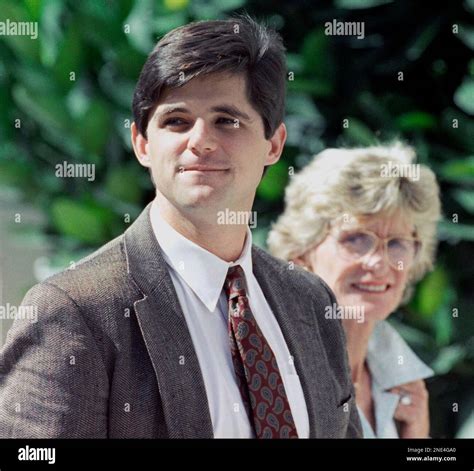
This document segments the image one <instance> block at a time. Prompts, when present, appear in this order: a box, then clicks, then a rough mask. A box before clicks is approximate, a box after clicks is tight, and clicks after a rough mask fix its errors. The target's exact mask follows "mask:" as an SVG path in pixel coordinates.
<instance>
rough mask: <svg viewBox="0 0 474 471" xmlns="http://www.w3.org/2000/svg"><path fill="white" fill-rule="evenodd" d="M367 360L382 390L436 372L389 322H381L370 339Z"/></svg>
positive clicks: (426, 376)
mask: <svg viewBox="0 0 474 471" xmlns="http://www.w3.org/2000/svg"><path fill="white" fill-rule="evenodd" d="M367 363H368V366H369V369H370V372H371V373H372V377H373V378H374V380H375V381H376V382H377V383H378V385H379V387H380V388H381V389H382V390H385V389H390V388H393V387H395V386H399V385H401V384H405V383H409V382H411V381H416V380H418V379H424V378H428V377H429V376H433V374H434V371H433V370H432V369H431V368H430V367H428V366H427V365H426V364H425V363H423V362H422V361H421V360H420V359H419V358H418V357H417V356H416V354H415V352H413V350H412V349H411V348H410V347H409V346H408V345H407V343H406V342H405V340H403V338H402V337H401V336H400V334H399V333H398V332H397V331H396V330H395V329H394V328H393V327H392V326H391V325H390V324H389V323H388V322H387V321H381V322H378V323H377V325H376V326H375V329H374V331H373V332H372V335H371V337H370V340H369V345H368V349H367Z"/></svg>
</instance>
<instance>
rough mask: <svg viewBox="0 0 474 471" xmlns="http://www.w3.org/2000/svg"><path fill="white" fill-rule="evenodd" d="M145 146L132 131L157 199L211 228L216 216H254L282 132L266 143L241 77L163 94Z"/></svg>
mask: <svg viewBox="0 0 474 471" xmlns="http://www.w3.org/2000/svg"><path fill="white" fill-rule="evenodd" d="M147 137H148V139H147V140H145V139H144V138H143V137H142V136H140V135H138V134H137V131H136V129H132V140H133V143H134V148H135V153H136V154H137V157H138V159H139V161H140V163H141V164H142V165H144V166H147V167H150V168H151V171H152V175H153V179H154V181H155V184H156V188H157V191H158V192H159V193H161V195H163V196H164V197H165V198H166V200H167V201H168V202H169V203H171V204H172V205H173V206H174V207H175V208H176V209H178V210H180V211H181V212H187V211H193V213H196V212H199V213H200V214H201V215H203V216H205V217H206V218H207V220H208V221H209V222H212V218H217V211H219V210H225V209H226V208H228V209H232V210H246V211H248V210H250V209H251V207H252V203H253V199H254V197H255V191H256V188H257V186H258V184H259V182H260V179H261V177H262V172H263V169H264V166H265V165H269V164H272V163H275V162H276V161H277V160H278V159H279V157H280V154H281V151H282V148H283V144H284V141H285V138H286V131H285V127H284V124H281V125H280V127H279V128H278V130H277V131H276V132H275V135H274V136H273V137H272V138H271V139H269V140H266V139H265V137H264V126H263V122H262V119H261V117H260V115H259V114H258V112H257V111H256V110H255V109H254V108H253V107H252V105H251V104H250V103H249V101H248V99H247V96H246V89H245V78H244V77H243V76H241V75H229V74H212V75H208V76H203V77H198V78H196V79H193V80H191V81H190V82H189V83H187V84H186V85H184V86H183V87H180V88H176V89H165V90H164V91H163V93H162V95H161V97H160V100H159V103H158V105H157V106H156V109H155V110H154V112H153V114H152V115H151V116H150V120H149V123H148V127H147Z"/></svg>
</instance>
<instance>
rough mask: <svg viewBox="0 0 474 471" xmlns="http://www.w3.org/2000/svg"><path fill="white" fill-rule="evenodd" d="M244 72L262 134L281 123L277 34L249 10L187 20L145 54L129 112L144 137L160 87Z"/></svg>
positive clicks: (282, 76)
mask: <svg viewBox="0 0 474 471" xmlns="http://www.w3.org/2000/svg"><path fill="white" fill-rule="evenodd" d="M218 72H227V73H232V74H243V75H244V76H245V78H246V87H247V97H248V100H249V102H250V103H251V104H252V106H253V107H254V108H255V110H256V111H257V112H258V113H259V114H260V116H261V117H262V121H263V125H264V130H265V139H269V138H270V137H272V136H273V134H274V133H275V130H276V129H277V127H278V126H279V125H280V124H281V123H282V122H283V117H284V111H285V93H286V72H287V70H286V62H285V48H284V46H283V42H282V39H281V37H280V35H279V34H278V33H277V32H276V31H274V30H273V29H270V28H268V27H266V26H263V25H261V24H259V23H257V22H256V21H254V20H253V19H252V18H250V17H249V16H248V15H242V16H238V17H235V18H231V19H227V20H215V21H199V22H194V23H189V24H187V25H185V26H181V27H179V28H176V29H174V30H172V31H170V32H169V33H167V34H166V35H165V36H164V37H163V38H162V39H160V41H158V43H157V44H156V46H155V48H154V49H153V51H152V52H151V54H150V55H149V56H148V59H147V61H146V62H145V65H144V66H143V69H142V71H141V74H140V77H139V79H138V83H137V86H136V88H135V92H134V95H133V104H132V108H133V117H134V120H135V124H136V126H137V128H138V131H139V132H140V134H142V136H144V137H145V138H146V137H147V135H146V129H147V126H148V120H149V118H150V112H151V111H152V110H153V109H154V107H155V105H156V104H157V103H158V100H159V97H160V93H161V92H162V90H163V89H164V88H165V87H169V88H177V87H180V86H183V85H184V84H186V83H187V82H189V81H190V80H192V79H193V78H195V77H198V76H203V75H207V74H211V73H218Z"/></svg>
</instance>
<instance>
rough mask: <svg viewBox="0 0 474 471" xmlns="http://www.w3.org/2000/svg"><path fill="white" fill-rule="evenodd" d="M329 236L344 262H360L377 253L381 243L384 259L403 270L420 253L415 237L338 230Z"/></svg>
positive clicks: (419, 244) (417, 240) (360, 230)
mask: <svg viewBox="0 0 474 471" xmlns="http://www.w3.org/2000/svg"><path fill="white" fill-rule="evenodd" d="M329 235H332V236H333V237H335V239H336V241H337V249H338V254H339V255H340V256H341V257H343V258H345V259H346V260H360V259H362V258H364V257H366V256H369V255H372V254H373V253H374V252H376V251H377V249H378V247H379V246H380V242H382V243H383V253H384V257H385V256H386V257H387V260H388V262H389V264H390V266H392V267H393V268H395V269H396V270H405V269H407V268H409V267H411V266H412V265H413V263H414V262H415V260H416V258H417V256H418V254H419V253H420V248H421V241H420V240H419V239H418V238H416V237H408V236H390V237H385V238H382V237H379V236H378V235H377V234H375V233H374V232H371V231H367V230H365V229H350V230H340V231H338V232H337V233H336V234H332V233H331V231H329Z"/></svg>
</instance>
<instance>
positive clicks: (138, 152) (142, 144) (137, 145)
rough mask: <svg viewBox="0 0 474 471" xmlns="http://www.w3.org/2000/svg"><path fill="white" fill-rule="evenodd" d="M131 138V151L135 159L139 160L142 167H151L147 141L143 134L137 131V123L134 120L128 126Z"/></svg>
mask: <svg viewBox="0 0 474 471" xmlns="http://www.w3.org/2000/svg"><path fill="white" fill-rule="evenodd" d="M130 131H131V139H132V146H133V151H134V152H135V156H136V157H137V160H138V161H139V162H140V165H143V166H144V167H148V168H150V167H151V158H150V154H149V150H148V141H147V140H146V139H145V137H143V135H142V134H141V133H140V132H139V131H138V128H137V125H136V124H135V122H133V123H132V126H131V127H130Z"/></svg>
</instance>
